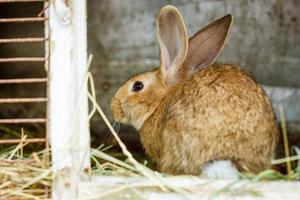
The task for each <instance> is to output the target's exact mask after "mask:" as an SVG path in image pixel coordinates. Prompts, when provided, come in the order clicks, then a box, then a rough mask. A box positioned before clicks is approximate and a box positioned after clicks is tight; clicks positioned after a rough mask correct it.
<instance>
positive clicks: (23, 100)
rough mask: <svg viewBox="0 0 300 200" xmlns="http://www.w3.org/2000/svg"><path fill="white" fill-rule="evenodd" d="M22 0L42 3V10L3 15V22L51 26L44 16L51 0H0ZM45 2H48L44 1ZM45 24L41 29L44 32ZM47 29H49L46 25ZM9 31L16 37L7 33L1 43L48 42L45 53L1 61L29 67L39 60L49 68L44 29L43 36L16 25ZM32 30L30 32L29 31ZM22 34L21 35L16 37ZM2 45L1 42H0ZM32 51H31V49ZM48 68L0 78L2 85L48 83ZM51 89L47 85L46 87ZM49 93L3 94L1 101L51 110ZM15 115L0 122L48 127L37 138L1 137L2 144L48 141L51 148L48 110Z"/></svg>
mask: <svg viewBox="0 0 300 200" xmlns="http://www.w3.org/2000/svg"><path fill="white" fill-rule="evenodd" d="M19 3H22V4H24V3H26V4H36V3H39V4H41V10H40V11H39V12H38V13H36V14H35V15H34V16H26V17H23V16H21V17H15V16H13V17H11V16H4V17H3V16H0V24H15V25H17V24H24V23H30V24H31V25H32V24H33V23H42V24H43V25H46V26H47V23H48V22H47V21H48V19H47V17H44V16H41V11H42V12H45V10H44V8H47V3H48V2H47V0H0V6H1V5H4V4H5V5H8V4H10V6H18V5H19ZM43 4H44V5H43ZM44 28H45V27H43V29H42V30H40V31H42V32H44ZM45 30H46V29H45ZM5 31H7V32H8V33H12V34H11V35H12V37H11V36H10V35H6V36H5V37H3V36H2V35H0V45H8V44H14V45H19V46H16V47H15V48H16V49H22V48H23V49H25V48H29V49H30V44H32V43H42V44H43V46H44V52H43V55H44V56H43V57H40V56H21V57H15V56H10V57H0V64H13V65H14V64H18V65H21V66H22V65H23V66H24V67H25V64H26V67H27V66H28V65H30V63H37V64H39V65H40V67H43V69H48V66H47V65H48V56H46V55H47V53H46V52H45V49H46V46H47V44H46V42H47V41H48V39H47V38H46V37H45V35H46V33H44V36H42V37H35V36H30V37H28V36H27V37H24V36H23V35H24V32H17V30H16V31H15V32H14V29H13V28H11V29H10V30H5ZM28 34H30V33H28ZM16 36H18V37H16ZM0 48H1V46H0ZM29 53H30V52H29ZM0 73H1V66H0ZM47 82H48V72H46V76H45V77H26V78H18V77H12V78H0V85H5V86H6V87H8V88H9V87H15V86H16V85H18V87H24V86H25V85H30V87H31V85H35V84H44V85H46V86H47V85H48V83H47ZM45 88H46V90H47V87H45ZM30 92H31V93H32V94H31V95H34V94H33V93H35V92H36V91H35V90H31V91H30ZM44 93H45V94H46V96H42V97H41V96H37V97H30V98H28V97H9V98H3V97H0V104H1V105H4V106H5V105H8V104H9V105H11V104H13V105H20V104H30V105H31V104H43V106H44V109H45V110H47V102H48V97H47V91H45V92H44ZM14 114H15V115H14V116H10V117H11V118H3V119H0V125H16V124H18V125H21V126H23V125H24V126H25V125H26V124H30V125H32V126H37V124H45V125H44V130H43V133H41V134H40V135H39V136H38V137H33V138H26V139H25V140H24V139H23V140H22V139H21V138H9V139H7V138H4V139H3V138H1V139H0V144H16V143H19V142H28V143H45V145H46V148H49V145H48V141H47V129H46V126H47V124H46V123H47V115H46V114H45V115H44V116H42V117H35V118H31V117H28V118H24V117H22V116H18V113H14Z"/></svg>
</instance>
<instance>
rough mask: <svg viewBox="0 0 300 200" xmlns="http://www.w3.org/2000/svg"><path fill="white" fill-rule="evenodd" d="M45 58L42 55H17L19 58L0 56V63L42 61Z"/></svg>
mask: <svg viewBox="0 0 300 200" xmlns="http://www.w3.org/2000/svg"><path fill="white" fill-rule="evenodd" d="M45 60H46V58H43V57H19V58H0V63H8V62H44V61H45Z"/></svg>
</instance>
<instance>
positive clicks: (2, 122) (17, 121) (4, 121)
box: [0, 118, 46, 124]
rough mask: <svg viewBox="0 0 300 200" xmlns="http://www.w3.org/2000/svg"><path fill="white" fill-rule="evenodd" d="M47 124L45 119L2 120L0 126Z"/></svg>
mask: <svg viewBox="0 0 300 200" xmlns="http://www.w3.org/2000/svg"><path fill="white" fill-rule="evenodd" d="M29 123H46V119H45V118H24V119H0V124H29Z"/></svg>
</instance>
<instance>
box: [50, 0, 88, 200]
mask: <svg viewBox="0 0 300 200" xmlns="http://www.w3.org/2000/svg"><path fill="white" fill-rule="evenodd" d="M49 11H50V13H49V15H50V16H49V23H50V27H49V28H50V30H51V31H50V32H49V34H50V36H49V38H50V41H49V55H50V63H49V69H50V71H49V80H50V81H49V102H50V103H49V107H48V109H49V110H48V119H49V123H48V132H49V136H50V144H51V152H52V169H53V173H54V174H59V175H58V176H55V179H54V180H53V187H52V199H54V200H58V199H59V200H67V199H76V196H77V194H78V192H77V191H78V183H79V182H80V181H81V180H83V179H87V178H88V174H87V173H88V172H89V171H90V170H89V169H90V156H89V151H90V134H89V122H88V102H87V92H86V91H87V84H86V83H85V77H86V73H87V44H86V43H87V38H86V37H87V36H86V1H85V0H80V1H77V0H70V1H68V7H67V6H66V5H65V1H64V0H56V1H51V2H50V7H49ZM71 22H72V23H71Z"/></svg>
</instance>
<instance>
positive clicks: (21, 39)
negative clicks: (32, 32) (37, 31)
mask: <svg viewBox="0 0 300 200" xmlns="http://www.w3.org/2000/svg"><path fill="white" fill-rule="evenodd" d="M46 40H47V39H46V38H7V39H0V44H1V43H24V42H44V41H46Z"/></svg>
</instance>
